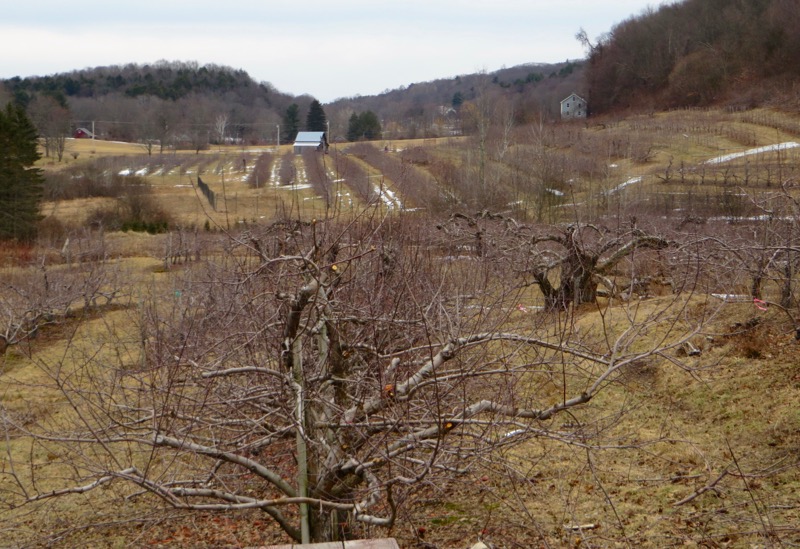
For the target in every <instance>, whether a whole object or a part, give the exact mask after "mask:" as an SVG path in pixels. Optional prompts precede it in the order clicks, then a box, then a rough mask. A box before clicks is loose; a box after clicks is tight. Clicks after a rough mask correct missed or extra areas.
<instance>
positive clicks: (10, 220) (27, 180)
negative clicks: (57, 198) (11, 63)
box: [0, 103, 43, 241]
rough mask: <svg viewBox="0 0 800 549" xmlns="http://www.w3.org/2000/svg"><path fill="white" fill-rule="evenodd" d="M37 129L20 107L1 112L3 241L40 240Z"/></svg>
mask: <svg viewBox="0 0 800 549" xmlns="http://www.w3.org/2000/svg"><path fill="white" fill-rule="evenodd" d="M36 137H37V135H36V128H35V127H34V126H33V124H32V123H31V121H30V120H29V119H28V117H27V116H26V115H25V110H24V109H23V108H22V107H21V106H20V105H12V104H11V103H9V104H8V105H7V106H6V109H5V111H2V110H0V239H4V240H8V239H16V240H21V241H29V240H31V239H33V238H34V237H35V236H36V224H37V222H38V221H39V218H40V216H39V203H40V202H41V199H42V182H43V176H42V171H41V170H40V169H39V168H34V167H33V165H34V164H35V163H36V161H37V160H38V159H39V158H40V157H41V155H40V154H39V151H38V150H37V142H36Z"/></svg>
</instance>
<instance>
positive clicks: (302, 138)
mask: <svg viewBox="0 0 800 549" xmlns="http://www.w3.org/2000/svg"><path fill="white" fill-rule="evenodd" d="M323 139H325V132H298V133H297V137H296V138H295V140H294V144H295V145H303V144H306V145H314V146H317V145H319V144H320V143H321V142H322V140H323Z"/></svg>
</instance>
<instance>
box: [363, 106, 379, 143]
mask: <svg viewBox="0 0 800 549" xmlns="http://www.w3.org/2000/svg"><path fill="white" fill-rule="evenodd" d="M358 123H359V125H360V126H361V135H363V136H364V139H380V138H381V123H380V120H378V115H377V114H375V113H374V112H372V111H365V112H362V113H361V114H360V115H358Z"/></svg>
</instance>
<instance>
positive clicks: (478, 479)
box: [0, 109, 800, 548]
mask: <svg viewBox="0 0 800 549" xmlns="http://www.w3.org/2000/svg"><path fill="white" fill-rule="evenodd" d="M486 135H487V137H486V141H485V144H484V152H485V156H483V157H482V156H481V149H480V147H481V143H480V141H479V140H476V139H468V138H462V137H450V138H442V139H420V140H416V141H409V142H400V141H398V142H393V143H391V146H389V147H388V149H387V147H386V145H385V144H384V142H383V141H382V142H380V143H360V144H337V143H334V144H333V145H332V147H331V150H330V151H329V153H328V154H319V153H310V154H306V155H295V154H292V152H291V151H290V150H289V147H288V146H283V148H280V149H276V148H274V147H242V146H215V147H213V148H212V150H209V151H204V152H201V153H199V154H194V153H193V152H192V153H175V154H169V155H153V156H148V155H146V154H144V152H143V151H142V150H141V148H140V147H138V146H136V145H131V144H120V143H107V142H95V143H92V142H91V141H89V140H76V141H73V142H70V143H69V146H70V147H74V148H73V149H71V150H72V151H73V152H74V153H77V156H76V157H74V158H73V157H72V155H68V156H67V158H68V161H67V162H65V163H60V164H59V163H57V162H53V161H50V162H44V167H45V169H46V171H47V172H48V182H49V183H48V190H47V192H48V197H47V198H48V200H47V202H46V203H45V205H44V208H43V214H44V215H45V216H46V219H45V221H44V224H43V226H42V232H41V234H40V240H39V242H38V243H37V245H36V246H35V247H33V248H24V247H13V246H8V248H7V249H6V250H4V253H3V269H4V271H3V273H4V278H3V280H4V283H5V284H6V285H5V286H3V287H2V291H1V292H0V305H2V307H3V311H5V312H6V313H7V314H8V315H9V316H8V320H7V321H6V322H4V324H3V326H2V330H3V331H2V333H3V334H4V337H6V338H7V339H6V340H5V341H6V349H5V352H4V353H3V355H2V358H0V377H2V381H3V382H4V387H5V391H4V393H3V394H2V396H1V398H2V406H3V414H4V416H3V419H4V423H3V429H4V430H5V432H4V441H5V443H4V444H5V445H6V447H7V448H6V450H7V451H6V454H5V455H6V456H7V462H8V463H9V466H8V467H7V468H6V469H5V470H4V472H3V474H2V476H0V488H1V489H2V491H1V493H2V494H3V495H2V498H3V503H4V508H3V512H2V520H3V523H4V524H5V525H6V539H9V540H12V541H11V542H12V543H16V544H20V545H25V544H50V545H52V546H64V547H66V546H75V545H91V546H95V545H96V546H103V545H107V546H111V545H113V544H152V545H166V544H177V545H179V546H186V547H190V546H197V545H203V544H206V545H221V544H226V545H261V544H264V543H269V542H272V541H283V542H286V541H287V540H288V539H289V538H290V537H291V536H292V534H293V533H295V531H294V530H293V529H292V527H291V525H292V524H295V521H296V520H297V513H296V512H295V511H293V508H292V507H290V506H291V505H292V503H289V501H295V500H291V499H288V500H287V501H286V502H285V505H286V507H284V506H281V509H280V513H278V514H275V513H276V510H275V509H274V508H273V507H272V504H273V503H274V502H275V501H281V499H280V498H281V497H282V496H281V494H282V493H288V494H292V493H293V488H291V487H289V488H286V487H285V486H284V485H283V484H280V483H279V484H278V486H279V487H283V488H278V487H276V484H275V477H274V475H273V474H272V473H275V474H277V475H280V476H281V478H284V479H286V481H287V482H288V483H289V484H290V485H292V486H294V483H295V478H296V474H297V468H296V466H295V464H296V463H297V459H298V458H297V456H298V450H297V449H296V444H297V441H296V437H295V428H294V427H293V423H292V420H291V418H292V417H294V416H293V413H294V412H293V410H294V408H292V407H291V404H292V403H293V402H294V400H293V398H294V397H293V395H294V394H295V393H294V392H293V391H294V389H292V388H291V387H293V385H292V381H291V379H292V378H291V377H290V376H289V374H288V373H287V372H289V371H290V369H289V367H287V363H286V361H287V360H289V358H287V357H288V354H287V353H285V352H284V351H283V349H284V347H283V345H284V344H285V343H284V342H285V341H286V334H287V333H289V334H290V335H291V334H292V333H296V341H299V342H301V343H302V345H299V346H298V347H296V348H295V349H294V350H295V352H296V353H302V364H304V365H305V366H304V368H306V370H305V371H306V372H307V374H308V376H310V377H309V379H311V380H312V381H313V383H309V385H308V388H307V390H308V391H310V396H309V399H308V401H307V402H308V405H309V406H310V407H314V406H317V407H316V408H314V410H315V412H314V413H315V414H325V413H327V414H330V416H328V417H329V418H330V419H328V420H325V419H319V420H318V421H316V422H315V423H314V424H313V427H314V428H316V429H319V431H318V433H319V434H320V436H322V435H323V434H324V435H325V437H324V438H322V439H316V438H312V439H310V440H312V441H317V440H323V441H324V444H323V443H322V442H319V443H317V442H314V443H313V444H311V445H310V447H311V449H312V451H319V449H320V448H327V447H330V448H333V447H335V448H336V452H333V453H332V454H328V453H323V454H324V455H326V456H328V458H329V460H328V461H325V462H324V463H323V464H322V465H323V466H324V467H329V466H330V465H329V464H330V463H334V464H341V465H335V467H339V466H341V468H342V470H344V471H345V473H346V474H349V473H350V472H351V471H352V470H353V469H352V463H359V464H364V465H363V466H364V467H368V468H369V471H370V474H369V475H365V476H364V477H363V478H364V479H366V480H363V481H362V480H361V477H359V476H358V475H355V476H353V477H346V478H348V480H349V481H352V482H353V483H354V486H356V492H355V494H354V496H352V497H355V496H358V497H365V498H366V497H367V496H368V495H370V494H374V496H373V499H370V500H369V501H367V502H366V503H365V505H369V508H370V509H372V510H373V513H374V514H371V515H369V516H368V517H366V518H367V520H374V522H378V519H381V520H384V519H386V520H388V518H387V517H389V516H391V514H392V512H391V509H392V508H393V506H394V505H397V507H398V508H399V509H401V512H400V513H398V514H397V515H396V517H395V520H396V522H395V527H394V529H393V530H392V531H391V534H392V535H394V536H395V537H397V538H398V539H400V540H401V546H404V547H406V546H408V547H412V546H414V545H415V544H416V545H418V546H423V547H424V546H425V545H424V544H434V545H436V546H438V547H444V548H450V547H453V548H460V547H463V546H464V545H465V543H464V540H468V541H470V542H472V541H474V540H477V539H478V538H483V539H485V540H486V541H489V542H491V543H493V544H495V545H496V546H498V547H519V546H525V547H530V546H536V545H537V544H541V545H550V546H569V545H572V546H575V545H579V544H580V545H585V546H599V547H605V546H613V545H615V544H622V545H634V544H635V545H640V546H642V547H659V548H660V547H665V546H666V547H668V546H682V545H708V546H728V547H751V546H753V545H759V544H760V545H763V544H767V543H779V542H780V543H784V544H789V543H796V542H798V541H800V538H798V536H800V530H798V527H797V524H798V523H799V522H798V515H797V512H798V507H797V502H796V494H797V489H798V482H800V480H799V479H800V470H799V469H798V463H797V459H796V454H797V448H798V433H800V417H798V415H797V413H796V409H797V396H798V393H797V391H798V379H797V373H796V370H797V352H796V351H797V346H798V339H797V336H796V334H797V326H798V320H797V319H798V318H800V314H799V313H798V308H797V303H798V281H797V272H798V269H800V265H798V256H799V255H798V242H797V239H798V235H800V231H798V229H797V221H798V214H797V209H796V205H797V199H798V195H797V192H798V185H797V183H798V180H800V171H799V170H798V166H799V165H800V162H798V153H800V145H798V140H800V119H798V118H797V116H793V115H788V114H786V113H781V112H776V111H772V110H768V109H752V110H747V111H736V112H732V111H730V110H715V109H708V110H691V111H677V110H676V111H671V112H665V113H655V114H652V115H650V114H645V115H635V116H633V115H632V116H628V117H626V118H622V117H618V118H612V117H606V118H603V119H602V120H601V121H596V122H595V123H594V124H590V125H586V124H556V125H533V126H527V127H524V128H518V129H516V130H515V131H514V132H510V133H508V134H506V133H504V132H503V128H502V127H501V126H491V127H490V128H489V130H488V131H487V134H486ZM481 158H483V163H481V161H480V160H481ZM481 167H482V168H483V169H482V170H481ZM482 176H483V178H482ZM201 179H202V181H203V183H204V185H205V187H206V188H207V190H206V191H201V186H200V185H199V181H200V180H201ZM208 191H210V192H208ZM153 214H159V215H163V216H164V217H162V218H160V219H159V218H153V217H149V216H151V215H153ZM161 221H165V222H166V224H162V223H161ZM634 242H640V243H642V245H641V246H632V245H631V244H632V243H634ZM648 242H650V243H655V245H654V246H652V247H651V246H648V245H647V243H648ZM570 250H576V252H579V254H580V255H577V256H576V255H571V252H570ZM626 250H627V251H626ZM632 250H633V252H632ZM626 254H627V255H626ZM576 257H579V258H580V261H578V260H577V259H576ZM559 258H561V259H559ZM612 258H618V259H619V262H617V263H615V264H614V265H615V266H614V267H613V268H608V269H605V270H603V271H602V272H601V271H597V272H596V274H597V275H598V276H597V277H596V278H595V279H594V280H595V284H596V290H597V292H596V295H595V296H594V299H593V300H592V301H591V302H589V303H584V304H582V305H575V306H569V307H567V308H565V309H561V308H558V307H557V306H556V308H555V309H552V308H551V309H548V307H552V303H553V302H552V301H550V302H548V300H547V296H546V294H545V292H549V291H552V289H553V288H559V287H561V288H563V280H567V281H569V280H572V277H561V276H560V273H563V272H565V271H564V270H565V269H570V268H573V267H572V266H573V265H576V264H578V265H581V264H582V265H585V266H591V265H600V264H602V263H603V262H605V261H607V260H608V261H610V260H611V259H612ZM559 261H560V262H559ZM548 265H550V267H547V266H548ZM542 269H544V270H542ZM316 280H322V281H323V285H322V286H321V288H322V289H321V290H320V291H324V292H326V294H324V295H322V294H318V295H317V296H316V297H315V298H314V299H307V298H306V297H304V296H308V295H309V294H308V288H314V287H315V286H314V284H315V281H316ZM307 284H311V286H308V285H307ZM565 295H567V296H568V292H567V293H566V294H565ZM548 303H550V305H548ZM556 305H558V304H557V303H556ZM298 310H299V311H300V312H299V313H295V312H294V311H298ZM297 314H299V315H300V316H299V318H301V319H302V322H299V323H294V322H293V320H292V319H293V318H298V316H296V315H297ZM321 318H324V319H325V321H324V323H322V322H320V321H319V319H321ZM295 329H296V330H297V332H292V330H295ZM326 334H333V335H334V337H331V338H330V339H328V337H329V336H328V335H326ZM15 338H16V339H15ZM462 345H463V346H462ZM321 349H328V351H327V352H325V353H321V352H320V350H321ZM432 357H433V358H432ZM439 360H441V362H438V361H439ZM431 361H433V363H436V364H438V366H437V370H436V375H435V376H431V375H430V373H429V372H430V369H428V367H427V366H426V365H427V364H429V363H431ZM295 364H299V363H290V364H289V366H293V365H295ZM334 367H336V368H340V370H337V372H338V373H337V374H336V376H329V374H328V373H327V370H324V369H320V368H334ZM294 371H295V372H297V370H296V369H295V370H294ZM417 372H422V373H420V374H419V375H418V376H417V375H416V373H417ZM426 372H428V373H426ZM345 373H346V374H347V375H348V376H351V377H349V378H348V380H349V381H348V383H347V384H341V385H338V384H337V383H338V381H339V380H340V379H342V378H341V376H342V375H344V374H345ZM326 380H330V381H331V383H326V382H325V381H326ZM337 387H338V388H339V389H341V390H340V391H337V390H336V389H337ZM409 388H411V389H409ZM335 399H339V400H338V401H337V400H335ZM489 399H493V401H494V402H495V406H494V407H492V408H488V405H487V404H485V403H486V401H487V400H489ZM320 402H329V403H330V405H329V407H324V408H322V409H320V408H319V407H318V404H319V403H320ZM335 402H338V403H339V404H338V405H334V403H335ZM362 403H364V404H362ZM479 404H480V406H478V405H479ZM345 406H347V408H345ZM481 406H483V408H481ZM364 409H366V410H370V411H371V412H370V415H369V416H367V415H365V414H364V413H363V412H362V411H361V410H364ZM514 410H518V411H519V412H518V415H514V414H515V413H517V412H514ZM345 411H346V413H347V414H349V415H345V416H340V415H339V414H345ZM473 412H474V414H475V415H470V416H469V418H467V414H468V413H469V414H473ZM318 417H320V418H324V417H325V416H323V415H320V416H318ZM340 417H344V418H345V419H344V420H342V421H340V420H339V418H340ZM347 418H352V419H347ZM467 419H468V420H467ZM337 433H346V434H342V435H341V436H340V435H337ZM178 437H180V438H178ZM417 440H419V441H421V442H420V443H419V444H416V443H412V442H413V441H417ZM180 441H185V442H191V445H190V444H186V443H182V442H180ZM212 446H213V447H212ZM338 455H343V456H348V459H353V460H356V461H354V462H351V461H347V460H344V461H342V460H340V459H338V458H336V456H338ZM335 458H336V459H335ZM12 466H13V467H12ZM132 467H135V469H132ZM262 467H264V468H262ZM265 468H266V469H265ZM334 470H336V471H338V470H339V469H335V468H334ZM398 471H399V472H398ZM343 474H344V473H343ZM336 478H338V477H335V478H334V479H333V480H332V481H331V482H337V480H336ZM374 479H378V482H379V483H376V481H375V480H374ZM417 479H419V480H421V481H422V482H420V483H416V482H415V481H416V480H417ZM392 480H395V481H396V484H400V485H399V486H396V484H392ZM347 486H351V485H350V484H345V485H343V486H342V489H343V490H345V493H347V488H346V487H347ZM279 490H285V492H280V493H278V492H279ZM323 496H324V497H323ZM326 498H327V494H326V493H322V494H321V495H320V498H319V500H314V501H315V502H316V501H323V502H324V504H325V505H329V504H330V505H338V506H340V507H339V509H350V510H352V509H353V507H352V506H353V505H355V504H353V503H352V499H347V498H351V496H346V497H345V496H337V498H336V500H335V501H334V502H333V503H331V502H330V501H329V500H328V499H326ZM387 498H388V499H387ZM392 498H395V499H392ZM237 502H238V503H237ZM279 505H283V503H281V504H279ZM359 505H361V503H360V500H359ZM255 506H261V507H260V508H263V509H265V510H266V509H269V511H271V512H272V514H269V513H268V512H264V511H261V510H258V511H256V510H254V509H253V508H254V507H255ZM359 509H363V507H359ZM273 516H277V517H278V519H279V520H275V519H273ZM328 516H330V515H328ZM338 516H339V517H340V519H341V520H340V522H339V523H338V524H339V527H338V529H337V532H340V533H341V535H348V536H350V535H352V536H378V535H383V534H385V532H386V530H384V529H383V528H382V527H380V526H378V525H376V524H373V523H370V522H364V521H362V520H359V517H361V518H363V513H362V514H358V513H351V512H346V513H343V514H342V515H338ZM281 521H283V522H281ZM279 524H286V525H288V528H285V529H284V530H283V531H282V530H281V528H280V527H279ZM43 525H44V526H43ZM337 535H339V534H337Z"/></svg>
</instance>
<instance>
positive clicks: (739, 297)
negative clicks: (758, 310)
mask: <svg viewBox="0 0 800 549" xmlns="http://www.w3.org/2000/svg"><path fill="white" fill-rule="evenodd" d="M711 297H715V298H717V299H720V300H722V301H724V302H726V303H749V302H751V301H753V298H752V297H750V296H749V295H744V294H711Z"/></svg>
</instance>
